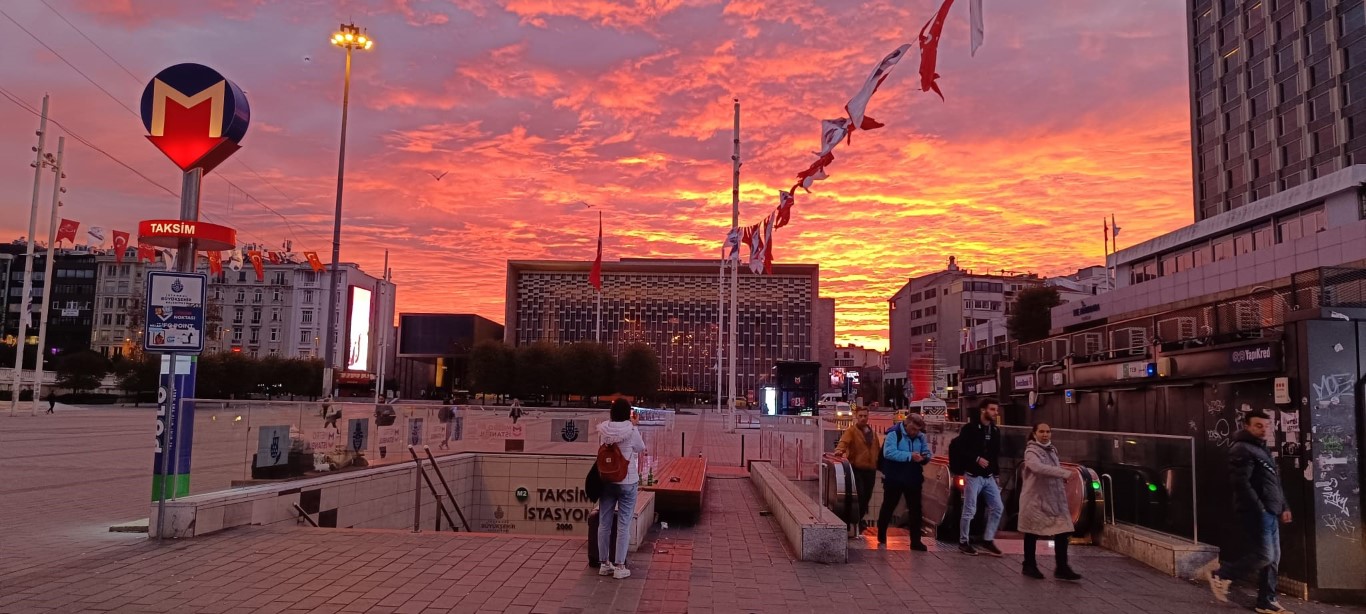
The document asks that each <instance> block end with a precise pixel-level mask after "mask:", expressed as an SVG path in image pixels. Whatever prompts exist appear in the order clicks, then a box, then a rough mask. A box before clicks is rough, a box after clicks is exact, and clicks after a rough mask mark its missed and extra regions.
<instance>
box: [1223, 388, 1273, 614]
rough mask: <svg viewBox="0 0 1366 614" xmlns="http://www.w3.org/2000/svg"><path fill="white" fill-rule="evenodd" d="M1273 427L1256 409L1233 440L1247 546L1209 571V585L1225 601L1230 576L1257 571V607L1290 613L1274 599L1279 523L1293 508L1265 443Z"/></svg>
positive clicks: (1232, 466) (1237, 501) (1236, 507)
mask: <svg viewBox="0 0 1366 614" xmlns="http://www.w3.org/2000/svg"><path fill="white" fill-rule="evenodd" d="M1270 428H1271V418H1270V416H1267V415H1266V414H1265V413H1262V412H1261V411H1254V412H1252V413H1250V414H1248V415H1247V420H1246V423H1245V427H1244V428H1243V430H1241V431H1238V434H1237V435H1234V436H1233V445H1232V446H1230V447H1229V450H1228V466H1229V472H1230V476H1229V477H1230V479H1229V483H1230V485H1232V486H1233V512H1234V517H1235V518H1236V519H1237V521H1238V523H1239V525H1241V526H1242V529H1243V533H1244V537H1245V538H1247V541H1248V547H1249V549H1248V552H1247V554H1246V555H1244V556H1243V557H1242V558H1240V559H1238V560H1235V561H1227V562H1225V563H1224V564H1223V565H1222V566H1221V567H1219V570H1218V571H1216V572H1214V573H1212V574H1210V577H1209V587H1210V590H1211V591H1213V592H1214V598H1215V599H1218V600H1219V601H1222V602H1227V601H1228V587H1229V584H1231V583H1232V581H1233V580H1232V579H1233V578H1243V577H1245V576H1246V575H1247V574H1248V572H1252V571H1256V572H1257V573H1258V577H1259V581H1258V585H1257V606H1256V611H1257V612H1260V613H1261V614H1276V613H1278V612H1279V613H1284V614H1289V611H1288V610H1286V609H1285V608H1283V607H1281V604H1279V603H1277V602H1276V572H1277V567H1278V566H1279V565H1280V562H1281V530H1280V525H1282V524H1290V508H1289V506H1287V505H1286V504H1285V493H1284V492H1283V491H1282V490H1281V478H1280V476H1279V475H1277V472H1276V460H1275V459H1273V458H1272V457H1271V453H1270V452H1269V451H1267V448H1266V439H1265V437H1266V434H1267V431H1268V429H1270Z"/></svg>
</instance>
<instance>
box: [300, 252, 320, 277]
mask: <svg viewBox="0 0 1366 614" xmlns="http://www.w3.org/2000/svg"><path fill="white" fill-rule="evenodd" d="M304 258H306V259H308V266H311V267H313V272H314V273H321V272H323V261H322V260H319V259H318V252H304Z"/></svg>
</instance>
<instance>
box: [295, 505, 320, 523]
mask: <svg viewBox="0 0 1366 614" xmlns="http://www.w3.org/2000/svg"><path fill="white" fill-rule="evenodd" d="M294 511H296V512H299V518H302V519H304V521H306V522H308V524H311V525H313V528H315V529H316V528H318V523H316V522H313V518H312V517H311V516H309V515H308V512H305V511H304V508H302V507H299V504H298V503H295V504H294Z"/></svg>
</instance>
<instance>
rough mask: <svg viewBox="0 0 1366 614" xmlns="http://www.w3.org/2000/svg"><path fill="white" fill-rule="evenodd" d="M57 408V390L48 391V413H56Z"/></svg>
mask: <svg viewBox="0 0 1366 614" xmlns="http://www.w3.org/2000/svg"><path fill="white" fill-rule="evenodd" d="M56 409H57V391H56V390H52V391H49V392H48V393H47V413H49V414H51V413H55V412H56Z"/></svg>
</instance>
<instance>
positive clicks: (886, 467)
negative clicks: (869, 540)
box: [877, 414, 934, 552]
mask: <svg viewBox="0 0 1366 614" xmlns="http://www.w3.org/2000/svg"><path fill="white" fill-rule="evenodd" d="M924 430H925V418H924V417H923V416H921V415H920V414H908V415H907V416H906V419H905V420H902V421H901V423H900V424H898V425H896V426H894V427H892V429H891V430H889V431H887V437H886V438H885V439H883V440H882V509H881V510H879V512H878V515H877V543H879V544H885V543H887V525H889V524H891V521H892V513H893V512H895V511H896V505H897V503H899V502H900V501H901V498H902V497H905V498H906V516H907V518H906V520H907V521H908V522H909V525H910V531H911V550H918V551H922V552H923V551H925V550H928V548H926V547H925V544H924V543H921V541H920V532H921V531H920V529H921V524H922V522H923V518H922V516H921V513H920V489H921V486H923V485H924V483H925V465H927V464H929V462H930V458H932V457H933V456H934V453H933V452H932V451H931V450H930V442H929V440H927V439H926V438H925V434H924V433H923V432H922V431H924Z"/></svg>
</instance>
